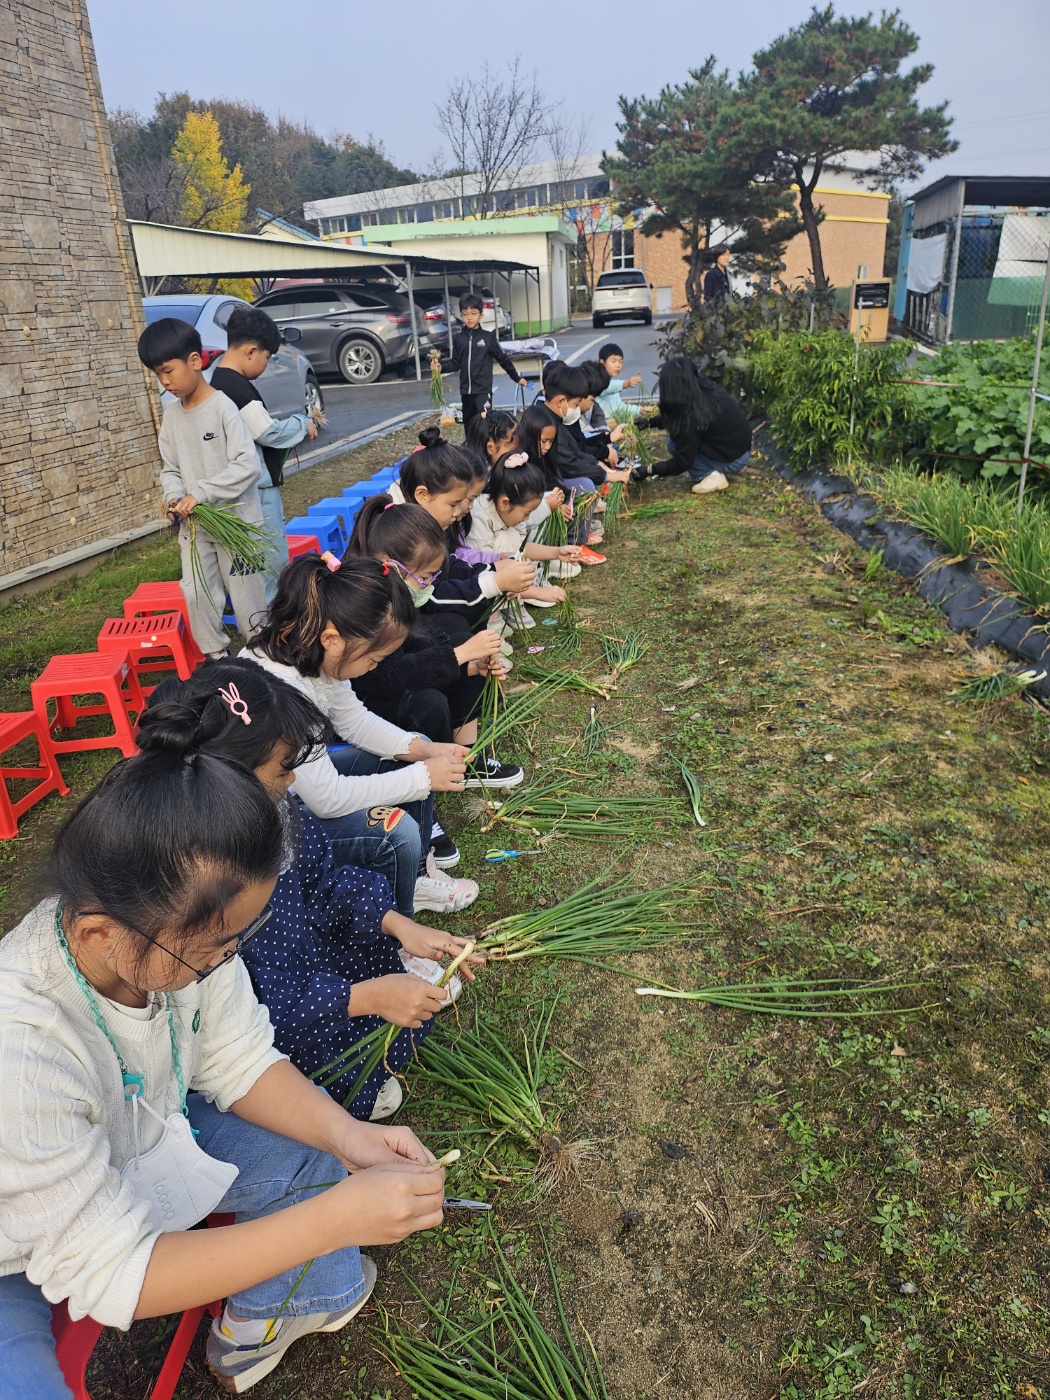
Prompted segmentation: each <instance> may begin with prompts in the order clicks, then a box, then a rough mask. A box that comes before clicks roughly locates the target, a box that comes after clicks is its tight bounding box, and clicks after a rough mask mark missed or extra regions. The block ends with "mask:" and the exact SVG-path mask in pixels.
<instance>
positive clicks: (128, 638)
mask: <svg viewBox="0 0 1050 1400" xmlns="http://www.w3.org/2000/svg"><path fill="white" fill-rule="evenodd" d="M97 646H98V649H99V651H102V652H108V651H126V652H127V653H128V655H129V656H130V657H131V666H132V670H133V671H134V672H135V675H136V677H137V678H138V681H139V684H140V685H141V684H142V679H143V676H147V675H150V674H151V673H152V672H155V671H170V670H171V669H172V666H174V668H175V670H176V671H177V672H178V676H179V680H180V681H186V680H189V678H190V676H191V675H192V674H193V671H194V668H195V667H196V666H197V665H198V664H199V663H198V662H197V661H196V659H195V658H194V656H193V652H197V654H198V655H200V653H199V651H198V649H197V646H196V644H195V643H194V642H193V641H192V640H191V639H190V638H189V637H188V636H187V635H186V623H185V621H184V619H183V618H182V616H181V615H180V614H179V613H173V612H172V613H158V614H157V616H156V617H111V618H110V619H109V620H108V621H107V622H104V623H103V624H102V630H101V631H100V632H99V634H98V642H97ZM165 653H166V654H167V655H165ZM169 656H170V657H171V660H170V661H169V660H168V657H169ZM155 689H156V687H155V686H149V687H147V686H145V685H143V686H142V693H143V695H151V694H152V693H153V691H154V690H155Z"/></svg>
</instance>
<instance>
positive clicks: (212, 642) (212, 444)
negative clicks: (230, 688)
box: [138, 316, 266, 659]
mask: <svg viewBox="0 0 1050 1400" xmlns="http://www.w3.org/2000/svg"><path fill="white" fill-rule="evenodd" d="M138 351H139V359H140V360H141V361H142V363H143V364H144V365H145V366H146V368H147V369H151V370H152V371H153V373H154V374H155V375H156V376H157V379H158V380H159V382H160V386H161V388H162V389H166V390H167V391H168V392H169V393H171V394H173V395H174V396H175V398H176V400H178V402H176V403H171V404H168V405H167V406H166V407H165V409H164V421H163V422H162V424H161V429H160V439H159V444H160V455H161V460H162V461H163V463H164V467H163V470H162V471H161V474H160V484H161V487H162V489H163V491H164V500H165V503H166V505H167V509H168V514H169V515H170V516H171V517H172V519H173V520H176V521H178V522H179V524H180V527H181V528H180V530H179V546H180V548H181V551H182V591H183V593H184V594H185V597H186V604H187V607H188V610H189V615H190V626H191V628H192V630H193V636H194V640H195V641H196V643H197V645H198V646H199V647H200V649H201V651H202V652H204V654H205V656H208V657H210V658H212V659H215V658H218V657H222V656H225V655H226V651H227V647H228V646H229V638H228V637H227V635H226V633H225V632H224V631H223V627H222V610H223V603H224V602H225V599H226V594H227V593H229V595H230V601H231V602H232V603H233V611H234V613H235V614H236V617H237V627H238V630H239V631H240V632H241V634H242V635H243V636H244V637H249V636H250V635H251V632H252V630H253V627H254V626H257V625H258V623H260V622H261V621H262V619H263V615H264V614H265V612H266V596H265V588H264V578H263V575H262V574H249V573H246V572H245V566H244V563H243V561H239V560H236V559H231V557H230V555H229V554H227V552H226V551H225V550H224V549H222V548H221V547H220V546H219V545H217V544H216V543H215V541H214V540H212V539H210V538H209V537H208V536H207V535H206V534H205V533H204V531H203V530H201V529H198V530H197V549H198V552H199V554H200V562H201V566H202V571H203V574H204V582H203V583H199V582H198V579H197V576H196V574H195V572H194V569H193V567H192V565H191V562H190V531H189V526H188V524H187V520H188V518H189V516H190V515H191V514H192V513H193V510H194V508H195V507H196V506H197V505H199V504H201V503H202V502H203V503H205V504H207V505H228V506H236V507H238V510H237V514H238V515H239V516H240V517H241V519H242V520H252V521H260V520H262V518H263V517H262V508H261V506H260V503H259V489H258V480H259V459H258V457H257V456H256V452H255V444H254V442H253V441H252V439H251V435H250V434H249V432H248V429H247V428H246V427H245V425H244V421H243V419H242V418H241V415H240V414H239V413H238V411H237V408H236V406H235V405H234V404H233V403H232V402H231V401H230V400H229V399H228V398H227V397H226V395H225V394H220V393H219V392H218V391H217V390H216V389H213V388H212V387H211V385H210V384H209V383H208V382H207V380H206V379H205V378H204V372H203V361H202V357H201V338H200V336H199V335H198V333H197V331H196V330H195V329H194V328H193V326H191V325H190V324H189V323H188V322H186V321H177V320H175V319H174V318H172V317H170V316H168V317H164V318H163V319H162V320H159V321H154V322H153V324H152V325H151V326H147V327H146V329H145V330H144V331H143V332H142V335H141V336H140V337H139V345H138Z"/></svg>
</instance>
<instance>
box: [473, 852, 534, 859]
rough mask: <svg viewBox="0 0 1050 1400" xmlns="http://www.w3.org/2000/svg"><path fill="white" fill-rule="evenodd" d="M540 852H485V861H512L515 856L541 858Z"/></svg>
mask: <svg viewBox="0 0 1050 1400" xmlns="http://www.w3.org/2000/svg"><path fill="white" fill-rule="evenodd" d="M541 855H543V852H542V851H486V852H485V859H486V860H490V861H501V860H512V859H513V858H514V857H515V856H541Z"/></svg>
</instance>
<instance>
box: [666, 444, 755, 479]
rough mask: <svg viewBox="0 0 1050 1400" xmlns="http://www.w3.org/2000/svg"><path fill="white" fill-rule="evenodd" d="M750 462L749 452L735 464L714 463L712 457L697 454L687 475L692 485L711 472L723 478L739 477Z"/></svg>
mask: <svg viewBox="0 0 1050 1400" xmlns="http://www.w3.org/2000/svg"><path fill="white" fill-rule="evenodd" d="M672 450H673V449H672ZM750 460H751V453H750V452H745V453H744V455H743V456H742V457H738V458H737V459H736V461H735V462H716V461H715V459H714V458H713V457H705V456H704V455H703V454H702V453H697V455H696V456H695V457H694V458H693V465H692V466H691V467H690V468H689V475H690V477H691V478H692V480H693V483H694V484H695V483H696V482H698V481H703V479H704V477H705V476H710V475H711V473H712V472H721V473H722V475H723V476H739V475H740V473H741V472H742V471H743V470H744V468H745V467H746V466H747V464H748V462H750Z"/></svg>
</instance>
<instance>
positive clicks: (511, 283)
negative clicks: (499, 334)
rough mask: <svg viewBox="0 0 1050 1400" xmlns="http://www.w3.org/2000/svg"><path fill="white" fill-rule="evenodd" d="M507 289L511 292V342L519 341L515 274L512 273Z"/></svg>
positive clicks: (508, 279)
mask: <svg viewBox="0 0 1050 1400" xmlns="http://www.w3.org/2000/svg"><path fill="white" fill-rule="evenodd" d="M507 289H508V291H509V292H510V338H511V340H517V338H518V324H517V322H516V321H515V319H514V274H513V272H512V273H511V274H510V276H509V277H508V278H507Z"/></svg>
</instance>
